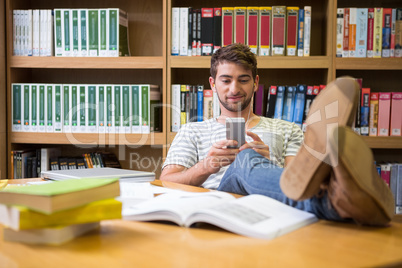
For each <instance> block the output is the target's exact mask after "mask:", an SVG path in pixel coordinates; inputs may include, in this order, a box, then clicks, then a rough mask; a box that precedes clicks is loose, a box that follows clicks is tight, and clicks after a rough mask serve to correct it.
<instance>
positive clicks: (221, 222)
mask: <svg viewBox="0 0 402 268" xmlns="http://www.w3.org/2000/svg"><path fill="white" fill-rule="evenodd" d="M122 216H123V219H125V220H135V221H170V222H173V223H176V224H178V225H180V226H185V227H189V226H191V225H193V224H194V223H198V222H204V223H209V224H212V225H215V226H218V227H220V228H222V229H225V230H228V231H230V232H233V233H237V234H240V235H244V236H249V237H255V238H261V239H273V238H275V237H278V236H281V235H283V234H286V233H288V232H291V231H293V230H296V229H298V228H300V227H303V226H305V225H308V224H310V223H313V222H315V221H317V218H316V217H315V215H313V214H311V213H308V212H305V211H301V210H299V209H296V208H293V207H290V206H288V205H285V204H283V203H281V202H279V201H276V200H274V199H272V198H269V197H266V196H263V195H248V196H245V197H241V198H238V199H236V198H235V197H233V196H232V195H231V194H228V193H224V192H207V193H187V192H183V193H167V194H163V195H159V196H157V197H155V198H153V199H150V200H147V201H144V202H142V203H139V204H136V205H128V206H125V205H124V203H123V210H122Z"/></svg>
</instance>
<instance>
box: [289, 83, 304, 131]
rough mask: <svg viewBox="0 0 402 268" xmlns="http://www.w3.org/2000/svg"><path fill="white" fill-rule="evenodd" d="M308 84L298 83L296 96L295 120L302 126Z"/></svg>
mask: <svg viewBox="0 0 402 268" xmlns="http://www.w3.org/2000/svg"><path fill="white" fill-rule="evenodd" d="M306 88H307V86H306V85H297V87H296V96H295V108H294V112H293V120H292V121H293V122H295V124H296V125H298V126H299V127H300V128H301V127H302V124H303V113H304V102H305V97H306Z"/></svg>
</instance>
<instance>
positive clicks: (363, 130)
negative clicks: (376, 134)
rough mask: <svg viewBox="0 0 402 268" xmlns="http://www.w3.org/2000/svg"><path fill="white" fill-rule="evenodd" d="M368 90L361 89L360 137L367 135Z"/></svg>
mask: <svg viewBox="0 0 402 268" xmlns="http://www.w3.org/2000/svg"><path fill="white" fill-rule="evenodd" d="M369 114H370V88H362V92H361V102H360V118H361V119H360V135H363V136H368V135H369Z"/></svg>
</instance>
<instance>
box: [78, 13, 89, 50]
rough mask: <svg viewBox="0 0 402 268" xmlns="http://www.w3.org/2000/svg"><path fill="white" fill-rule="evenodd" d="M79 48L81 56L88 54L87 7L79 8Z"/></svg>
mask: <svg viewBox="0 0 402 268" xmlns="http://www.w3.org/2000/svg"><path fill="white" fill-rule="evenodd" d="M79 14H80V19H79V40H80V44H79V48H80V55H81V57H87V56H88V55H89V50H88V9H80V10H79Z"/></svg>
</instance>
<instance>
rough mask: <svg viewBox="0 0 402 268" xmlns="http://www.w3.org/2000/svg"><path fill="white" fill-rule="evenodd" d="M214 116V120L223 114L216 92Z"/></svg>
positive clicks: (213, 100)
mask: <svg viewBox="0 0 402 268" xmlns="http://www.w3.org/2000/svg"><path fill="white" fill-rule="evenodd" d="M212 106H213V109H212V114H213V117H214V118H217V117H218V116H220V114H221V108H220V107H219V98H218V94H217V93H216V92H213V93H212Z"/></svg>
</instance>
